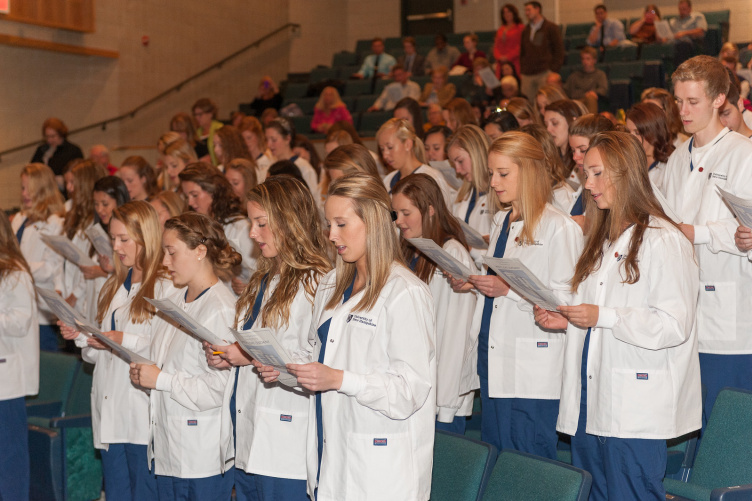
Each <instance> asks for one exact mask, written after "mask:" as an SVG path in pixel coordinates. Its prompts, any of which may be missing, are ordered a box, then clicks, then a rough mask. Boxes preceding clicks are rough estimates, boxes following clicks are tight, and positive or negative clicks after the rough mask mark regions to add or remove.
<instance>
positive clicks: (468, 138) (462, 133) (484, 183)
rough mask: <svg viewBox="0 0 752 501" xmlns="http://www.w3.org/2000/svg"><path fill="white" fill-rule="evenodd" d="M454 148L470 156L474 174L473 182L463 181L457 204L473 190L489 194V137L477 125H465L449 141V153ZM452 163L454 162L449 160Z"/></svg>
mask: <svg viewBox="0 0 752 501" xmlns="http://www.w3.org/2000/svg"><path fill="white" fill-rule="evenodd" d="M452 146H456V147H457V148H461V149H463V150H465V151H466V152H467V154H468V155H469V156H470V165H471V170H472V173H473V180H472V182H468V181H463V182H462V186H461V187H460V189H459V191H458V192H457V198H456V201H457V202H462V201H463V200H465V198H467V196H468V195H469V194H470V192H471V191H472V189H473V188H475V191H476V192H477V193H478V194H480V193H486V192H488V149H489V148H490V147H491V144H490V142H489V141H488V136H486V133H485V132H483V130H482V129H481V128H480V127H478V126H476V125H463V126H462V127H460V128H459V129H457V132H455V134H454V135H453V136H451V138H450V140H449V144H447V147H446V149H447V151H449V148H451V147H452ZM449 161H450V162H451V161H452V160H451V159H449Z"/></svg>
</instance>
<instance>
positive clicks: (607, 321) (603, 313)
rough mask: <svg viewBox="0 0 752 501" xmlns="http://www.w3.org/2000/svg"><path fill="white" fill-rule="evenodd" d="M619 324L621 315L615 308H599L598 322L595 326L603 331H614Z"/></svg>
mask: <svg viewBox="0 0 752 501" xmlns="http://www.w3.org/2000/svg"><path fill="white" fill-rule="evenodd" d="M618 322H619V315H618V314H617V313H616V309H615V308H607V307H606V306H599V307H598V321H597V322H596V324H595V326H596V327H600V328H603V329H613V328H614V327H615V326H616V324H617V323H618Z"/></svg>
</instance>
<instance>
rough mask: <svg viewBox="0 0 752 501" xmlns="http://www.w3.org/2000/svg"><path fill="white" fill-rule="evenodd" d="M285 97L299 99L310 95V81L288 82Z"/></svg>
mask: <svg viewBox="0 0 752 501" xmlns="http://www.w3.org/2000/svg"><path fill="white" fill-rule="evenodd" d="M283 95H284V96H285V99H297V98H300V97H306V96H307V95H308V83H288V84H287V86H286V87H285V90H284V92H283Z"/></svg>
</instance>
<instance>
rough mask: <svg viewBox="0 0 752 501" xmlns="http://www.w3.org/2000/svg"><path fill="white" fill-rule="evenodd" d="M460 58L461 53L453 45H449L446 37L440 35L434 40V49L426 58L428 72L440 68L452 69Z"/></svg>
mask: <svg viewBox="0 0 752 501" xmlns="http://www.w3.org/2000/svg"><path fill="white" fill-rule="evenodd" d="M459 57H460V51H459V50H457V49H456V48H455V47H452V46H451V45H447V38H446V35H444V34H443V33H439V34H438V35H436V38H435V39H434V44H433V49H431V50H430V51H429V52H428V55H427V56H426V64H425V68H426V72H428V71H431V70H433V69H434V68H438V67H439V66H446V67H447V68H451V67H452V65H454V62H455V61H457V59H458V58H459Z"/></svg>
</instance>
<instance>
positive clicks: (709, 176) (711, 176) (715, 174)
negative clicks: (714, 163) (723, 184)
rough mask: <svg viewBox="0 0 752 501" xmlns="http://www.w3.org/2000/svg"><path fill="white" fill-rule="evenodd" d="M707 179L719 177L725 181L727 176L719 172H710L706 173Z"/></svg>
mask: <svg viewBox="0 0 752 501" xmlns="http://www.w3.org/2000/svg"><path fill="white" fill-rule="evenodd" d="M708 179H720V180H722V181H726V180H727V179H728V176H726V174H722V173H720V172H711V173H710V174H708Z"/></svg>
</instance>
